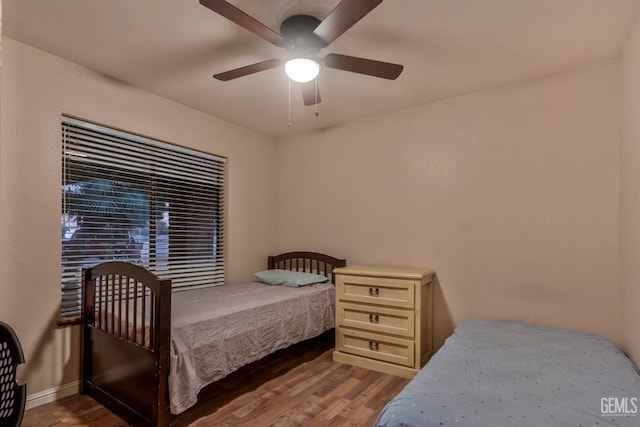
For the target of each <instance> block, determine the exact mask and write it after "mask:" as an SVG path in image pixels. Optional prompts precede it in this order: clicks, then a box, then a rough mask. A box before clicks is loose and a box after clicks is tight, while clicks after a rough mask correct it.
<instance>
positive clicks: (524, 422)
mask: <svg viewBox="0 0 640 427" xmlns="http://www.w3.org/2000/svg"><path fill="white" fill-rule="evenodd" d="M375 426H376V427H400V426H402V427H432V426H437V427H442V426H445V427H446V426H456V427H466V426H474V427H502V426H541V427H546V426H566V427H580V426H582V427H587V426H624V427H638V426H640V375H638V372H637V371H636V370H635V366H634V365H633V363H632V362H631V361H630V360H629V359H628V358H627V357H626V356H625V355H624V354H623V353H622V352H621V351H619V350H618V349H617V348H616V347H615V346H614V345H613V344H611V343H610V342H609V341H607V340H606V339H604V338H603V337H601V336H599V335H595V334H590V333H583V332H576V331H568V330H564V329H556V328H548V327H542V326H536V325H530V324H525V323H520V322H514V321H491V320H467V321H464V322H462V323H461V324H460V325H459V326H458V327H457V328H456V330H455V331H454V333H453V335H452V336H451V337H449V338H448V339H447V341H446V342H445V344H444V346H443V347H442V348H441V349H440V350H439V351H438V352H437V353H436V354H435V355H434V356H433V357H432V358H431V360H430V361H429V363H427V364H426V365H425V366H424V367H423V368H422V370H421V371H420V372H419V373H418V374H417V375H416V376H415V377H414V378H413V380H411V382H410V383H409V384H408V385H407V386H406V387H405V389H404V390H403V391H402V392H400V393H399V394H398V395H397V396H396V397H395V398H394V399H393V400H391V401H390V402H389V403H388V404H387V405H386V406H385V408H384V409H383V410H382V412H381V413H380V415H379V416H378V419H377V420H376V423H375Z"/></svg>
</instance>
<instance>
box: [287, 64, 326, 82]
mask: <svg viewBox="0 0 640 427" xmlns="http://www.w3.org/2000/svg"><path fill="white" fill-rule="evenodd" d="M284 71H285V73H287V76H289V78H290V79H291V80H293V81H296V82H298V83H306V82H310V81H311V80H313V79H315V78H316V77H318V73H320V64H318V62H316V61H314V60H313V59H309V58H293V59H290V60H288V61H287V63H286V64H285V65H284Z"/></svg>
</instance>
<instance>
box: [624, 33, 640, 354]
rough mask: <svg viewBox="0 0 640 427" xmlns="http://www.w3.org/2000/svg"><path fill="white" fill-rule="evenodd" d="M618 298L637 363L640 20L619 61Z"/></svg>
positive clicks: (639, 318) (630, 351)
mask: <svg viewBox="0 0 640 427" xmlns="http://www.w3.org/2000/svg"><path fill="white" fill-rule="evenodd" d="M620 301H621V310H620V311H621V322H620V325H621V328H620V332H621V346H622V349H623V350H624V351H625V352H627V353H628V354H629V355H630V356H631V358H632V359H633V360H634V361H635V363H636V364H637V365H640V21H637V22H636V25H635V27H634V31H633V32H632V34H631V36H630V38H629V41H628V44H627V48H626V50H625V52H624V55H623V60H622V135H621V145H620Z"/></svg>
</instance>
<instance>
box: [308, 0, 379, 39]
mask: <svg viewBox="0 0 640 427" xmlns="http://www.w3.org/2000/svg"><path fill="white" fill-rule="evenodd" d="M380 3H382V0H342V1H341V2H340V3H338V5H337V6H336V7H335V8H333V10H332V11H331V12H329V15H327V17H326V18H324V20H323V21H322V22H321V23H320V25H318V26H317V27H316V29H315V30H313V34H315V35H316V36H318V37H320V38H321V39H322V40H323V41H324V42H325V43H326V44H327V46H328V45H330V44H331V43H332V42H333V41H334V40H335V39H337V38H338V37H340V35H342V33H344V32H345V31H347V30H348V29H349V28H351V27H352V26H353V25H354V24H355V23H356V22H358V21H359V20H360V19H362V18H363V17H364V16H365V15H366V14H367V13H369V12H371V11H372V10H373V9H374V8H375V7H376V6H378V5H379V4H380Z"/></svg>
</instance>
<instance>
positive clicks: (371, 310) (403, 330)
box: [336, 302, 415, 338]
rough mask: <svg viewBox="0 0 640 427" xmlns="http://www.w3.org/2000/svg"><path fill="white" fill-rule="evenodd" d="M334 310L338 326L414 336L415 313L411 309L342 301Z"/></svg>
mask: <svg viewBox="0 0 640 427" xmlns="http://www.w3.org/2000/svg"><path fill="white" fill-rule="evenodd" d="M336 311H337V313H336V316H337V322H338V325H339V326H347V327H351V328H358V329H365V330H367V331H371V332H376V333H384V334H393V335H400V336H403V337H408V338H413V337H414V333H415V313H414V312H413V311H410V310H401V309H397V308H389V307H379V306H371V305H365V304H355V303H342V302H341V303H339V304H338V306H337V310H336Z"/></svg>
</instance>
